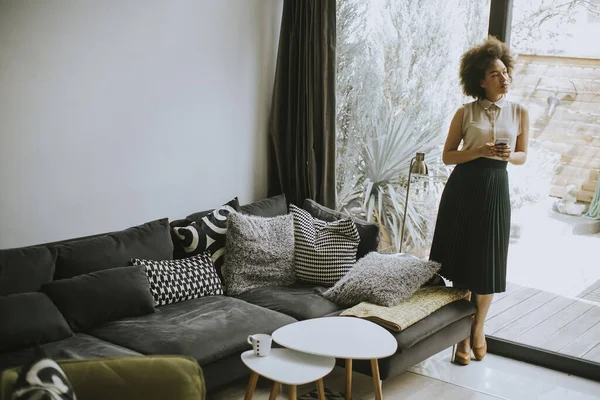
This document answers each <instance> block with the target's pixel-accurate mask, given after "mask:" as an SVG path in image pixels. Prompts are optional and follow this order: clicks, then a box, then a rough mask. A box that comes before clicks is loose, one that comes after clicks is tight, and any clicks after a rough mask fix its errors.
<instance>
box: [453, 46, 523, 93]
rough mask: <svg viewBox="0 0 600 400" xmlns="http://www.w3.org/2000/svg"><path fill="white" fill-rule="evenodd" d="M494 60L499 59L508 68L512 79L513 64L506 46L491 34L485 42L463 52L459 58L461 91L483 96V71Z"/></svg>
mask: <svg viewBox="0 0 600 400" xmlns="http://www.w3.org/2000/svg"><path fill="white" fill-rule="evenodd" d="M494 60H500V61H502V62H503V63H504V65H505V66H506V69H507V70H508V76H509V77H510V78H511V79H512V71H513V67H514V64H515V61H514V60H513V58H512V56H511V55H510V50H509V48H508V46H507V45H506V44H504V43H502V42H501V41H500V40H498V39H496V38H495V37H493V36H489V37H488V38H487V40H486V41H485V42H483V43H482V44H480V45H478V46H475V47H473V48H472V49H470V50H468V51H467V52H465V53H464V54H463V55H462V57H461V60H460V84H461V86H462V89H463V93H464V94H466V95H467V96H471V97H475V98H477V99H482V98H485V89H484V88H482V87H481V81H482V80H483V79H485V71H486V69H488V67H489V65H490V64H491V63H492V62H493V61H494Z"/></svg>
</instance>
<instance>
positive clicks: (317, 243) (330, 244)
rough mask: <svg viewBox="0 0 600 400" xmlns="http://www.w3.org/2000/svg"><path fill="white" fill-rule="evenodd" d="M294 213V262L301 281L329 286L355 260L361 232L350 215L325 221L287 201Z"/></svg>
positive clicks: (346, 270) (342, 274) (297, 276)
mask: <svg viewBox="0 0 600 400" xmlns="http://www.w3.org/2000/svg"><path fill="white" fill-rule="evenodd" d="M290 211H291V213H292V215H293V216H294V264H295V269H296V278H297V279H298V280H300V281H304V282H309V283H316V284H320V285H327V286H331V285H334V284H335V283H336V282H337V281H339V280H340V279H341V278H342V277H343V276H344V275H346V273H347V272H348V271H350V269H351V268H352V267H353V266H354V264H355V263H356V250H357V249H358V243H359V241H360V236H359V235H358V231H357V229H356V225H355V224H354V221H352V219H350V218H345V219H340V220H338V221H333V222H325V221H321V220H319V219H316V218H313V217H312V216H311V215H310V214H309V213H308V212H307V211H305V210H303V209H301V208H299V207H296V206H295V205H293V204H290Z"/></svg>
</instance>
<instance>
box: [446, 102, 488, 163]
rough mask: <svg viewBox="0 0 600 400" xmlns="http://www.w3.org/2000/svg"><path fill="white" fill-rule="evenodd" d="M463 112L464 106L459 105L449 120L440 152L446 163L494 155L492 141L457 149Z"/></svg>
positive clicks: (460, 138) (460, 136)
mask: <svg viewBox="0 0 600 400" xmlns="http://www.w3.org/2000/svg"><path fill="white" fill-rule="evenodd" d="M464 112H465V109H464V107H461V108H459V109H458V111H456V114H454V117H453V118H452V122H450V129H449V130H448V137H447V138H446V144H445V145H444V151H443V152H442V161H443V162H444V164H446V165H453V164H463V163H466V162H469V161H472V160H475V159H477V158H479V157H484V156H490V157H491V156H494V155H496V153H495V151H494V144H493V143H486V144H485V145H483V146H480V147H478V148H476V149H470V150H458V145H460V141H461V140H462V120H463V114H464Z"/></svg>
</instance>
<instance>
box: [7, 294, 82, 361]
mask: <svg viewBox="0 0 600 400" xmlns="http://www.w3.org/2000/svg"><path fill="white" fill-rule="evenodd" d="M0 321H1V324H2V329H0V353H1V352H5V351H11V350H18V349H21V348H25V347H29V346H33V345H35V344H36V343H40V344H41V343H47V342H52V341H55V340H61V339H64V338H67V337H69V336H71V335H72V334H73V332H71V329H70V328H69V325H68V324H67V322H66V321H65V319H64V318H63V316H62V315H61V314H60V311H58V309H57V308H56V306H55V305H54V304H53V303H52V301H51V300H50V299H49V298H48V296H46V295H45V294H43V293H37V292H33V293H18V294H12V295H9V296H3V297H0Z"/></svg>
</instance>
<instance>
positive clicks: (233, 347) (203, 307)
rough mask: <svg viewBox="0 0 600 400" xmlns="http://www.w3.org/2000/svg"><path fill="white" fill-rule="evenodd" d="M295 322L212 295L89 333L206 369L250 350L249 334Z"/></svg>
mask: <svg viewBox="0 0 600 400" xmlns="http://www.w3.org/2000/svg"><path fill="white" fill-rule="evenodd" d="M295 321H296V320H295V319H294V318H292V317H290V316H288V315H285V314H281V313H278V312H275V311H271V310H268V309H266V308H262V307H258V306H256V305H253V304H250V303H247V302H245V301H242V300H239V299H236V298H233V297H228V296H210V297H201V298H198V299H193V300H188V301H184V302H180V303H174V304H169V305H166V306H164V307H160V308H157V309H156V312H155V313H154V314H149V315H144V316H141V317H133V318H127V319H122V320H119V321H113V322H111V323H108V324H106V325H104V326H102V327H99V328H95V329H93V330H92V331H91V334H92V335H94V336H96V337H98V338H101V339H103V340H106V341H108V342H111V343H115V344H118V345H120V346H123V347H126V348H129V349H133V350H135V351H138V352H140V353H142V354H179V355H186V356H190V357H193V358H195V359H196V360H198V363H199V364H200V365H205V364H209V363H211V362H214V361H216V360H219V359H221V358H224V357H227V356H229V355H232V354H236V353H241V352H242V351H244V350H247V349H249V348H250V345H249V344H248V343H247V341H246V340H247V338H248V335H251V334H254V333H267V334H271V333H273V331H275V330H276V329H277V328H279V327H282V326H284V325H287V324H290V323H292V322H295Z"/></svg>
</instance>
